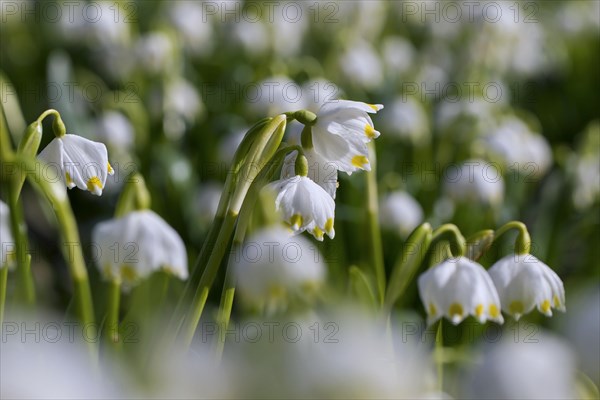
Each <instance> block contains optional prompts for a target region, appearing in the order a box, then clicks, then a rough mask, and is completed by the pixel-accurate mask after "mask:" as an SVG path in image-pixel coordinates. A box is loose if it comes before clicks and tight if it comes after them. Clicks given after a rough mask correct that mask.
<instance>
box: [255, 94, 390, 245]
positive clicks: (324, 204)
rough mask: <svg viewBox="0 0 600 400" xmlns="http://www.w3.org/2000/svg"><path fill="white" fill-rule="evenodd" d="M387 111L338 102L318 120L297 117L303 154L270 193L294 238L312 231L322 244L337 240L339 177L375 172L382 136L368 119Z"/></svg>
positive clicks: (293, 157) (289, 161) (292, 158)
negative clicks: (375, 148)
mask: <svg viewBox="0 0 600 400" xmlns="http://www.w3.org/2000/svg"><path fill="white" fill-rule="evenodd" d="M382 108H383V106H382V105H380V104H366V103H362V102H356V101H349V100H337V101H332V102H329V103H325V104H324V105H323V106H322V107H321V109H320V110H319V112H318V114H317V115H314V114H312V113H303V114H300V115H299V114H298V113H296V115H295V117H296V118H297V119H298V120H299V121H300V122H302V123H304V124H305V128H304V130H303V131H302V138H301V143H302V146H301V154H298V153H299V149H298V150H296V151H294V152H292V153H290V154H289V155H288V156H287V157H286V159H285V161H284V165H283V167H282V170H281V176H280V179H279V180H277V181H275V182H272V183H271V184H269V185H268V186H267V188H266V189H267V190H271V191H273V192H274V193H275V207H276V209H277V210H278V211H280V212H281V213H282V215H283V219H284V221H285V222H287V223H288V224H289V226H290V227H291V229H292V231H293V232H294V233H300V232H304V231H308V232H309V233H311V234H312V235H313V236H314V237H315V238H316V239H317V240H320V241H322V240H323V237H324V234H327V236H329V237H330V238H332V239H333V237H334V236H335V230H334V227H333V225H334V216H335V202H334V199H335V194H336V190H337V174H338V171H341V172H346V173H347V174H349V175H351V174H352V173H353V172H355V171H357V170H367V171H370V169H371V167H370V165H369V158H368V156H369V149H368V147H367V144H368V143H369V142H370V141H371V140H373V139H375V138H377V137H379V132H378V131H377V130H375V128H374V125H373V121H372V120H371V117H370V116H369V114H370V113H376V112H377V111H379V110H381V109H382ZM309 165H310V166H311V167H312V168H310V169H309V168H308V166H309Z"/></svg>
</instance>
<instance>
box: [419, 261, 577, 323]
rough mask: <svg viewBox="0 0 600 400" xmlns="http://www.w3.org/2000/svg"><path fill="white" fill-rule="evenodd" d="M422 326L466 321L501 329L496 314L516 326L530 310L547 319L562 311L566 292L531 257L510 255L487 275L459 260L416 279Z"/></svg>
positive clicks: (559, 282) (546, 268)
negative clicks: (472, 319) (443, 319)
mask: <svg viewBox="0 0 600 400" xmlns="http://www.w3.org/2000/svg"><path fill="white" fill-rule="evenodd" d="M418 283H419V294H420V296H421V301H422V302H423V305H424V306H425V308H426V311H427V321H428V323H429V324H432V323H434V322H435V321H437V320H438V319H440V318H441V317H444V316H445V317H446V318H448V319H449V320H450V321H452V323H453V324H455V325H456V324H459V323H460V322H462V321H463V320H464V319H465V318H466V317H468V316H469V315H472V316H474V317H475V318H476V319H477V320H478V321H479V322H481V323H483V322H485V321H486V320H488V319H489V320H492V321H495V322H497V323H500V324H501V323H503V322H504V319H503V318H502V315H501V313H500V311H501V310H502V311H504V312H505V313H507V314H509V315H511V316H512V317H513V318H515V320H518V319H519V318H520V317H521V316H522V315H523V314H526V313H529V312H530V311H531V310H532V309H533V308H534V307H537V309H538V310H539V311H540V312H541V313H543V314H545V315H546V316H551V315H552V308H555V309H557V310H559V311H565V290H564V287H563V283H562V281H561V280H560V278H559V277H558V275H556V273H555V272H554V271H552V270H551V269H550V267H548V266H547V265H546V264H544V263H543V262H541V261H540V260H538V259H537V258H536V257H535V256H533V255H531V254H512V255H508V256H506V257H504V258H502V259H500V260H499V261H497V262H496V263H495V264H494V265H493V266H492V267H491V268H490V269H489V271H486V270H485V269H484V268H483V267H482V266H481V265H480V264H478V263H476V262H475V261H472V260H469V259H467V258H464V257H460V258H456V259H448V260H446V261H444V262H442V263H441V264H439V265H436V266H434V267H432V268H431V269H429V270H428V271H427V272H425V273H424V274H422V275H421V276H420V277H419V282H418Z"/></svg>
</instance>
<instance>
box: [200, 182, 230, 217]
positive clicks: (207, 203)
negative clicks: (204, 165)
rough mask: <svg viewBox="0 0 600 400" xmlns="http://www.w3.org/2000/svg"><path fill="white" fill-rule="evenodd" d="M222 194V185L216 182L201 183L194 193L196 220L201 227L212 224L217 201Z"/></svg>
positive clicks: (217, 204)
mask: <svg viewBox="0 0 600 400" xmlns="http://www.w3.org/2000/svg"><path fill="white" fill-rule="evenodd" d="M222 193H223V185H222V184H221V183H217V182H208V183H202V184H200V186H199V187H198V189H197V191H196V196H195V201H194V209H195V214H196V216H197V218H198V219H199V220H200V223H201V224H203V225H208V224H210V223H211V222H212V220H213V218H214V217H215V214H216V213H217V207H218V206H219V200H220V199H221V194H222Z"/></svg>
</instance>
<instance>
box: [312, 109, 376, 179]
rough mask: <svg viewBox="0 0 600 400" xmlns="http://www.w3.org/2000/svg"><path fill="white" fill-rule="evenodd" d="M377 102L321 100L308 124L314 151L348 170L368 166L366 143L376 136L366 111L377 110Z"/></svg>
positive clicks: (342, 169)
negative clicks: (317, 109) (310, 123)
mask: <svg viewBox="0 0 600 400" xmlns="http://www.w3.org/2000/svg"><path fill="white" fill-rule="evenodd" d="M382 108H383V106H382V105H381V104H366V103H361V102H358V101H350V100H335V101H331V102H328V103H325V104H324V105H323V106H322V107H321V109H320V110H319V112H318V114H317V121H316V123H315V124H314V126H313V127H312V142H313V145H314V149H315V151H316V152H317V153H318V154H320V155H321V156H322V157H323V158H324V159H325V160H327V161H330V162H333V163H335V164H336V165H337V167H338V170H340V171H344V172H346V173H348V174H352V172H354V171H357V170H359V169H364V170H367V171H370V170H371V167H370V165H369V152H368V148H367V143H368V142H370V141H371V140H373V139H376V138H378V137H379V132H378V131H377V130H375V127H374V125H373V121H372V120H371V117H370V116H369V113H371V114H373V113H376V112H377V111H379V110H381V109H382Z"/></svg>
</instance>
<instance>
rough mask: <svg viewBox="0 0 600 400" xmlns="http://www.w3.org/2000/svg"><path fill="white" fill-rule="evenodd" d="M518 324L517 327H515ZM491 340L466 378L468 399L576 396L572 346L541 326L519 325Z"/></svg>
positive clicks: (570, 397) (559, 397)
mask: <svg viewBox="0 0 600 400" xmlns="http://www.w3.org/2000/svg"><path fill="white" fill-rule="evenodd" d="M515 328H516V329H515ZM511 330H512V332H511V334H510V335H508V334H507V335H502V336H503V337H502V340H501V341H499V342H498V341H496V340H489V342H488V343H486V344H485V345H484V346H483V349H484V351H483V357H481V361H479V362H477V363H475V364H474V365H473V368H472V369H471V371H470V373H469V374H467V379H466V380H465V382H464V385H463V387H465V392H466V393H463V394H462V395H461V396H458V397H460V398H468V399H519V400H521V399H531V400H533V399H565V400H566V399H574V398H581V397H579V396H577V395H576V391H575V385H576V378H575V377H576V365H575V357H574V354H573V351H572V349H571V348H570V346H569V345H568V344H567V343H566V342H565V341H563V340H562V339H560V338H558V337H556V336H551V335H550V334H548V333H545V332H544V331H543V330H542V329H540V328H539V327H538V326H535V325H533V324H529V325H526V328H524V327H521V329H519V326H518V325H515V326H514V327H513V328H511Z"/></svg>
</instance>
